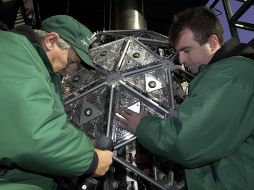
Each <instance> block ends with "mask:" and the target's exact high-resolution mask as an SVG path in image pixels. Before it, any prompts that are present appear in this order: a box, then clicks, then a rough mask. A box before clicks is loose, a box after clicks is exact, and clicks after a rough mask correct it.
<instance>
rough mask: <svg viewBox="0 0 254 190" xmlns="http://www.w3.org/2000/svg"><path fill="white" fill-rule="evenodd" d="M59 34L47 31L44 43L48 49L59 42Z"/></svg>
mask: <svg viewBox="0 0 254 190" xmlns="http://www.w3.org/2000/svg"><path fill="white" fill-rule="evenodd" d="M58 38H59V35H58V34H57V33H55V32H50V33H47V36H46V38H45V41H44V45H45V47H46V48H47V49H49V50H51V49H52V48H53V47H54V44H56V43H57V42H58Z"/></svg>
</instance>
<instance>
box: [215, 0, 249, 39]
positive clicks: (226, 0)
mask: <svg viewBox="0 0 254 190" xmlns="http://www.w3.org/2000/svg"><path fill="white" fill-rule="evenodd" d="M219 1H220V0H215V1H214V2H213V3H212V4H211V5H210V8H211V9H213V8H214V7H215V6H216V4H217V3H218V2H219ZM221 1H222V3H223V7H224V11H225V14H226V18H227V21H228V25H229V29H230V32H231V36H232V37H234V38H236V39H238V40H239V41H240V38H239V33H238V31H237V28H239V29H243V30H249V31H253V32H254V23H248V22H243V21H240V20H239V19H240V18H241V16H242V15H243V14H244V13H246V11H248V10H249V8H250V7H251V6H253V5H254V0H247V1H241V2H242V3H243V4H242V6H241V7H240V8H239V9H238V10H237V11H236V12H235V13H234V14H233V13H232V10H231V5H230V0H221ZM231 2H232V1H231Z"/></svg>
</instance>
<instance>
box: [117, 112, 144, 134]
mask: <svg viewBox="0 0 254 190" xmlns="http://www.w3.org/2000/svg"><path fill="white" fill-rule="evenodd" d="M117 113H118V114H119V115H120V116H118V115H116V119H117V120H118V121H120V122H122V123H123V127H124V129H126V130H128V131H130V132H132V133H136V128H137V126H138V124H139V122H140V120H141V119H142V118H143V117H144V116H145V115H147V113H137V112H134V111H132V110H130V109H127V108H120V109H119V110H118V111H117Z"/></svg>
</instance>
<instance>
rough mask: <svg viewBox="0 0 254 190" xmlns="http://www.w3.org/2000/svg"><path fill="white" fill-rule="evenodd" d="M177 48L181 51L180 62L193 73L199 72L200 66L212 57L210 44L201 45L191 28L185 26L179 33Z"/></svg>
mask: <svg viewBox="0 0 254 190" xmlns="http://www.w3.org/2000/svg"><path fill="white" fill-rule="evenodd" d="M175 48H176V50H177V51H178V52H179V62H180V63H181V64H183V65H184V66H185V68H186V69H188V70H189V71H190V72H191V73H192V74H197V73H198V71H199V66H200V65H202V64H208V62H209V61H210V59H211V57H212V52H211V49H210V47H209V44H208V43H205V44H202V45H201V44H200V43H199V42H198V41H196V40H195V37H194V34H193V32H192V31H191V30H190V29H189V28H185V29H183V30H182V31H181V32H180V33H179V39H178V41H177V42H176V44H175Z"/></svg>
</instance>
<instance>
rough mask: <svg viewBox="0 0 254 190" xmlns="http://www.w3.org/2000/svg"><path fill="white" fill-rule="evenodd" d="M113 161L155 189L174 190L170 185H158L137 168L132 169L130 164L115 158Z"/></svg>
mask: <svg viewBox="0 0 254 190" xmlns="http://www.w3.org/2000/svg"><path fill="white" fill-rule="evenodd" d="M113 160H114V161H116V162H118V163H119V164H121V165H122V166H125V167H126V168H128V169H129V170H131V171H133V172H135V173H136V174H137V175H139V176H140V177H142V178H144V179H145V180H147V181H148V182H150V183H152V184H153V185H155V186H156V187H158V188H160V189H162V190H174V187H173V186H172V185H171V184H170V186H169V187H164V186H163V185H162V184H160V183H159V182H157V181H155V180H154V179H153V178H151V177H149V176H146V175H145V174H144V173H143V172H142V171H141V170H140V169H138V168H137V167H134V166H133V165H132V164H130V163H128V162H127V161H125V160H123V159H121V158H118V157H116V156H113Z"/></svg>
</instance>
